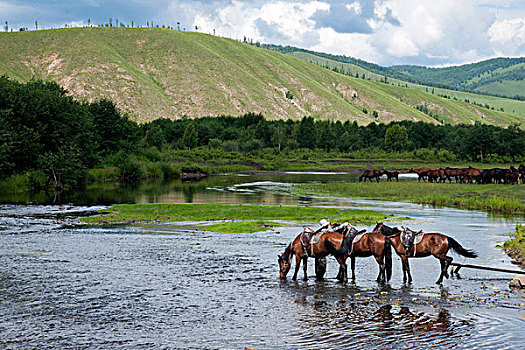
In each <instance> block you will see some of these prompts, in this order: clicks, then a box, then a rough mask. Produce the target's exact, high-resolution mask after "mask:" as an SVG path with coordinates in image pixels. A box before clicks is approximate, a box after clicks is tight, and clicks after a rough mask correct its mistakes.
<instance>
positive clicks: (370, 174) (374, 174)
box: [359, 169, 383, 182]
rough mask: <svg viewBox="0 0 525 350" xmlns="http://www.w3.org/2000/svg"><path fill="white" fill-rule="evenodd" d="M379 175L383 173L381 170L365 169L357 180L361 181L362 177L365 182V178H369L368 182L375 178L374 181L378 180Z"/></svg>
mask: <svg viewBox="0 0 525 350" xmlns="http://www.w3.org/2000/svg"><path fill="white" fill-rule="evenodd" d="M381 175H383V171H382V170H377V169H367V170H365V171H363V173H362V174H361V176H359V182H361V181H363V179H365V180H364V181H365V182H366V179H368V180H370V182H372V179H376V181H377V182H379V178H380V177H381Z"/></svg>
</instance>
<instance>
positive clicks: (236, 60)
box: [0, 27, 525, 126]
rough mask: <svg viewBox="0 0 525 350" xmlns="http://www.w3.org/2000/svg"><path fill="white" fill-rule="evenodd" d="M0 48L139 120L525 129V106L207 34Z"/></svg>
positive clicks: (102, 34)
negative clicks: (229, 118) (256, 117)
mask: <svg viewBox="0 0 525 350" xmlns="http://www.w3.org/2000/svg"><path fill="white" fill-rule="evenodd" d="M0 47H1V48H2V50H0V74H6V75H7V76H9V77H11V78H15V79H17V80H19V81H27V80H29V79H31V78H37V79H44V80H53V81H56V82H58V83H59V84H61V85H62V86H64V87H65V89H67V90H68V91H69V93H70V94H71V95H73V96H74V97H75V98H77V99H80V100H82V99H85V100H87V101H93V100H95V99H99V98H101V97H107V98H110V99H112V100H113V101H115V103H116V104H117V105H118V106H119V107H120V108H121V109H122V110H124V111H127V112H129V114H130V115H131V117H132V118H133V119H135V120H137V121H139V122H146V121H151V120H154V119H158V118H180V117H182V116H189V117H201V116H217V115H233V116H237V115H242V114H245V113H247V112H257V113H262V114H263V115H264V116H265V117H266V118H268V119H288V118H293V119H300V118H302V117H304V116H312V117H314V118H316V119H329V120H334V121H336V120H340V121H343V122H344V121H347V120H348V121H357V122H358V123H359V124H368V123H370V122H385V123H388V122H390V121H394V120H414V121H417V120H420V121H426V122H430V123H452V124H457V123H469V124H471V123H475V122H480V123H489V124H496V125H503V126H505V125H509V124H512V123H522V124H525V123H523V122H524V121H525V102H519V101H513V100H509V99H498V98H485V99H482V100H478V98H479V97H480V95H461V96H460V95H457V96H455V95H453V94H452V93H450V92H449V91H448V90H447V91H445V90H439V89H436V91H434V90H433V89H431V90H429V89H428V88H425V87H421V86H415V85H414V86H413V87H412V86H411V85H410V84H408V83H405V82H401V80H394V79H390V78H388V79H383V82H380V79H381V77H383V76H385V75H387V74H386V73H385V74H383V72H388V73H389V74H397V75H396V76H399V77H406V76H407V75H406V74H405V73H400V72H396V71H394V70H392V69H390V70H383V68H381V67H379V66H376V65H372V64H368V65H369V66H368V68H369V69H370V70H367V69H364V68H361V67H360V66H357V65H352V64H350V63H345V64H346V65H348V67H350V65H352V67H357V68H356V69H359V70H360V72H361V73H362V74H361V73H359V74H358V77H356V76H355V75H356V74H353V75H352V76H349V75H344V74H339V73H338V72H335V71H334V70H338V68H337V67H328V68H330V69H325V68H324V67H322V66H320V63H319V62H314V63H311V62H306V61H305V60H303V59H298V58H296V57H291V56H290V55H284V54H281V53H279V52H275V51H272V50H267V49H264V48H261V47H257V46H254V45H250V44H247V43H241V42H238V41H235V40H231V39H227V38H222V37H216V36H212V35H208V34H202V33H194V32H183V31H176V30H170V29H160V28H115V27H114V28H70V29H59V30H43V31H25V32H16V33H3V32H2V33H0ZM303 54H306V53H303ZM312 57H316V58H317V59H321V58H320V57H319V56H312ZM323 60H324V59H323ZM357 61H359V60H357ZM333 62H335V61H333ZM357 63H359V64H361V65H365V64H366V62H364V61H362V62H357ZM357 63H356V64H357ZM337 64H341V65H342V64H343V63H337ZM372 71H373V72H377V73H372ZM343 73H347V72H343ZM372 75H373V76H374V77H376V78H377V79H375V78H374V79H371V76H372ZM425 89H427V90H425ZM483 98H484V97H483ZM465 100H468V102H465ZM522 111H523V114H520V113H521V112H522Z"/></svg>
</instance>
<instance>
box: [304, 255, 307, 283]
mask: <svg viewBox="0 0 525 350" xmlns="http://www.w3.org/2000/svg"><path fill="white" fill-rule="evenodd" d="M307 270H308V256H306V255H305V256H304V258H303V272H304V277H303V281H308V275H307Z"/></svg>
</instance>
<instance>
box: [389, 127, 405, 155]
mask: <svg viewBox="0 0 525 350" xmlns="http://www.w3.org/2000/svg"><path fill="white" fill-rule="evenodd" d="M407 143H408V133H407V128H406V127H404V126H400V125H399V124H394V125H392V126H391V127H389V128H388V129H386V133H385V144H386V146H387V147H390V148H391V149H392V150H393V151H394V152H397V151H398V150H399V151H400V150H402V149H403V148H405V147H406V145H407Z"/></svg>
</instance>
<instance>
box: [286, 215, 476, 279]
mask: <svg viewBox="0 0 525 350" xmlns="http://www.w3.org/2000/svg"><path fill="white" fill-rule="evenodd" d="M312 233H313V231H312V230H310V229H308V228H305V229H304V230H303V231H302V232H301V233H300V234H299V235H298V236H297V237H295V239H294V240H293V241H292V242H291V243H290V244H289V245H288V246H287V247H286V249H285V250H284V252H283V253H282V254H279V255H278V263H279V275H280V277H281V279H285V278H286V276H287V274H288V272H289V271H290V268H291V266H292V262H291V261H292V258H293V257H295V272H294V274H293V277H292V278H293V280H296V279H297V274H298V272H299V269H300V266H301V263H302V264H303V272H304V277H303V279H304V280H305V281H306V280H307V279H308V277H307V261H308V258H309V257H311V258H315V260H316V277H317V279H320V280H322V279H323V276H324V273H325V271H326V266H324V268H319V267H318V264H320V261H322V259H324V258H326V257H327V256H329V255H332V256H333V257H334V258H335V259H336V260H337V262H338V263H339V272H338V274H337V277H336V278H337V280H339V281H340V282H342V283H347V282H348V275H347V265H346V260H347V259H348V258H350V259H351V269H352V281H355V258H356V257H369V256H373V257H374V258H375V260H376V262H377V264H378V265H379V274H378V276H377V282H379V283H385V282H387V281H389V280H390V278H391V276H392V248H393V249H394V251H395V252H396V254H397V255H398V256H399V257H400V258H401V262H402V268H403V283H411V282H412V275H411V274H410V265H409V263H408V260H409V259H408V258H409V257H410V258H414V257H415V258H422V257H427V256H430V255H432V256H434V257H435V258H437V259H439V262H440V263H441V273H440V275H439V278H438V280H437V282H436V283H437V284H441V283H442V281H443V277H446V278H449V275H448V272H447V269H448V267H449V266H450V263H451V262H452V258H451V257H449V256H447V253H448V251H449V250H450V249H452V250H453V251H454V252H456V253H457V254H459V255H462V256H464V257H467V258H475V257H477V254H476V252H474V251H472V250H469V249H465V248H463V247H462V246H461V245H460V244H459V243H458V242H457V241H456V240H455V239H453V238H452V237H449V236H446V235H444V234H441V233H425V232H423V231H413V230H411V229H409V228H406V227H402V228H401V229H398V228H397V227H393V228H392V227H388V226H386V225H384V224H383V223H378V224H377V225H376V226H375V227H374V229H373V230H372V231H370V232H366V230H361V231H358V230H357V229H356V228H355V227H353V226H351V225H349V224H348V223H345V224H334V225H333V226H332V228H331V229H329V230H322V231H320V232H316V233H315V235H313V237H316V238H317V239H315V240H309V241H306V242H305V239H304V237H305V236H306V237H312Z"/></svg>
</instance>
